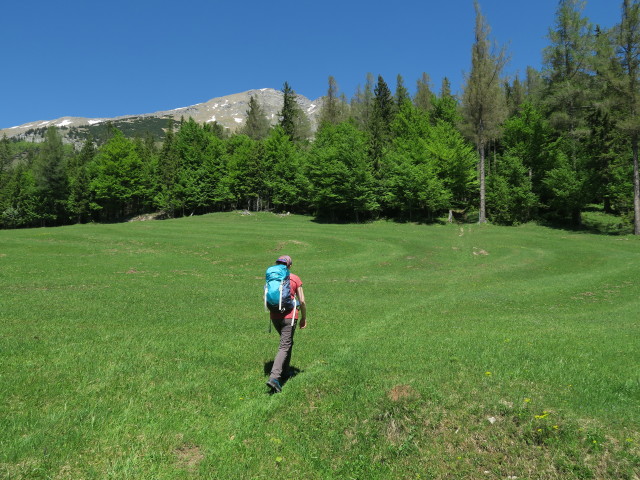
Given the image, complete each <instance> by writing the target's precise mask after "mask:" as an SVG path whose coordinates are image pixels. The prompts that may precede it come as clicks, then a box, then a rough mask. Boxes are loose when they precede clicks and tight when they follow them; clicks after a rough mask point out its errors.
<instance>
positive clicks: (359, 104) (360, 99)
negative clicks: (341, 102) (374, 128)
mask: <svg viewBox="0 0 640 480" xmlns="http://www.w3.org/2000/svg"><path fill="white" fill-rule="evenodd" d="M373 98H374V97H373V74H372V73H367V80H366V82H365V84H364V89H361V88H360V86H358V88H357V89H356V94H355V96H354V97H353V99H352V100H351V115H352V116H353V118H354V120H355V122H356V125H357V126H358V128H359V129H360V130H363V131H366V130H367V129H368V128H369V123H370V121H371V115H372V112H373Z"/></svg>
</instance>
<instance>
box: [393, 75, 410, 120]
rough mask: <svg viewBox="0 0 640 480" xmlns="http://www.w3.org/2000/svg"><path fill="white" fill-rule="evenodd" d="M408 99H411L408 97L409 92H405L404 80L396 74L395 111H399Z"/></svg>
mask: <svg viewBox="0 0 640 480" xmlns="http://www.w3.org/2000/svg"><path fill="white" fill-rule="evenodd" d="M410 98H411V97H410V95H409V90H407V87H405V86H404V79H403V78H402V75H400V74H398V76H397V77H396V94H395V101H396V109H395V111H398V110H400V107H401V106H402V104H403V103H404V102H405V101H407V100H409V99H410Z"/></svg>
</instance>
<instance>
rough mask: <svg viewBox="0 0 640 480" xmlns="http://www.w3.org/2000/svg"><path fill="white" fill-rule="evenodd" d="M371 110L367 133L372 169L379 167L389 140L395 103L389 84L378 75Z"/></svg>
mask: <svg viewBox="0 0 640 480" xmlns="http://www.w3.org/2000/svg"><path fill="white" fill-rule="evenodd" d="M374 95H375V97H374V101H373V111H372V113H371V118H370V121H369V133H370V138H371V158H372V160H373V165H374V169H375V170H376V171H377V170H378V169H379V167H380V160H381V158H382V155H383V151H384V148H385V147H386V145H387V144H388V143H389V142H390V140H391V122H392V121H393V116H394V112H395V103H394V101H393V97H392V96H391V90H389V86H388V85H387V83H386V82H385V81H384V78H382V75H378V83H377V84H376V87H375V89H374Z"/></svg>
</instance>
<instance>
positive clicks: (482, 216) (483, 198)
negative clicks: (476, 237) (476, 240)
mask: <svg viewBox="0 0 640 480" xmlns="http://www.w3.org/2000/svg"><path fill="white" fill-rule="evenodd" d="M478 151H479V153H480V169H479V170H480V172H479V173H480V214H479V218H478V223H487V209H486V194H485V182H484V177H485V172H484V142H480V144H479V145H478Z"/></svg>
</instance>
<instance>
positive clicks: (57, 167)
mask: <svg viewBox="0 0 640 480" xmlns="http://www.w3.org/2000/svg"><path fill="white" fill-rule="evenodd" d="M65 161H66V158H65V152H64V146H63V144H62V137H61V136H60V134H59V133H58V129H57V128H56V127H49V128H47V132H46V134H45V139H44V142H43V143H42V148H41V149H40V152H39V153H38V156H37V158H36V162H35V165H34V179H35V182H36V187H37V189H38V193H39V195H40V208H41V209H42V210H41V218H42V220H43V225H46V224H47V220H50V221H51V222H53V224H56V223H57V222H58V221H59V220H62V219H63V218H64V210H65V203H66V197H67V176H66V172H65V167H66V166H65Z"/></svg>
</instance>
